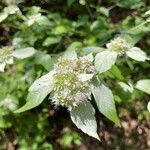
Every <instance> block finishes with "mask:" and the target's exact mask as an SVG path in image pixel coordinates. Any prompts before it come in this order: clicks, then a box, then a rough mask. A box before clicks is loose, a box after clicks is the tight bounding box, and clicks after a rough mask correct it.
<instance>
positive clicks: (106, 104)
mask: <svg viewBox="0 0 150 150" xmlns="http://www.w3.org/2000/svg"><path fill="white" fill-rule="evenodd" d="M91 89H92V94H93V96H94V98H95V102H96V104H97V107H98V109H99V111H100V112H101V113H102V114H103V115H104V116H106V117H107V118H108V119H110V120H112V121H113V122H114V123H115V124H116V125H118V126H120V121H119V118H118V116H117V112H116V107H115V102H114V98H113V94H112V92H111V90H110V89H109V88H108V87H106V86H105V85H104V84H101V83H100V81H99V80H98V78H96V79H95V81H94V83H93V85H92V86H91Z"/></svg>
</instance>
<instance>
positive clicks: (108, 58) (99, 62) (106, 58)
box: [95, 50, 118, 73]
mask: <svg viewBox="0 0 150 150" xmlns="http://www.w3.org/2000/svg"><path fill="white" fill-rule="evenodd" d="M117 55H118V54H117V53H116V52H113V51H109V50H106V51H103V52H100V53H98V54H97V55H96V56H95V68H96V70H97V71H99V73H102V72H105V71H107V70H109V69H110V68H111V67H112V66H113V65H114V64H115V62H116V59H117Z"/></svg>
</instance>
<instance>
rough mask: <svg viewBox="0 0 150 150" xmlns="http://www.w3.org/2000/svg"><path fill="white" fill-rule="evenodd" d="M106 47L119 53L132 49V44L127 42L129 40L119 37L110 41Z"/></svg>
mask: <svg viewBox="0 0 150 150" xmlns="http://www.w3.org/2000/svg"><path fill="white" fill-rule="evenodd" d="M106 47H107V48H108V49H109V50H112V51H115V52H118V53H119V54H124V52H125V51H127V50H128V49H130V48H131V47H130V44H128V43H127V41H126V40H125V39H123V38H121V37H117V38H115V39H113V40H111V41H110V43H108V44H106Z"/></svg>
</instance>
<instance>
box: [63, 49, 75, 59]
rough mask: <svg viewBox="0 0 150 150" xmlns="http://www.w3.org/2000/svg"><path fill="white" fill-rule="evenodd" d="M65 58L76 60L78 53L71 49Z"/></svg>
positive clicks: (66, 52) (65, 54)
mask: <svg viewBox="0 0 150 150" xmlns="http://www.w3.org/2000/svg"><path fill="white" fill-rule="evenodd" d="M63 58H67V59H76V58H77V53H76V51H75V50H74V49H69V50H67V51H65V53H64V55H63Z"/></svg>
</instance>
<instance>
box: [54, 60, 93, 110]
mask: <svg viewBox="0 0 150 150" xmlns="http://www.w3.org/2000/svg"><path fill="white" fill-rule="evenodd" d="M92 61H93V59H92V58H91V57H89V58H88V57H87V58H86V57H80V58H76V59H73V60H72V59H65V58H64V59H59V61H58V63H57V64H56V65H55V67H54V70H55V72H56V73H55V74H54V80H53V81H54V92H53V97H52V102H53V103H54V104H55V105H62V106H65V107H67V108H68V109H69V110H71V109H72V107H76V106H78V105H80V104H81V103H83V102H85V101H87V100H88V99H89V95H91V91H90V81H91V79H92V78H93V76H94V73H95V70H94V66H93V63H92ZM91 68H92V69H91Z"/></svg>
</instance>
